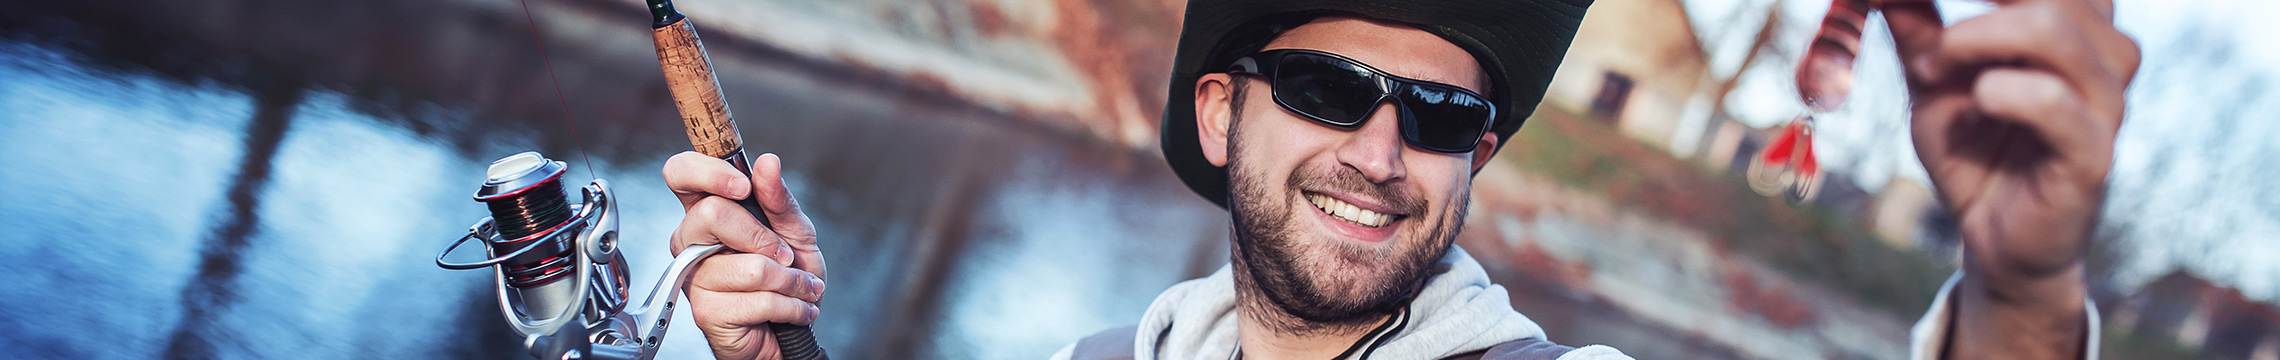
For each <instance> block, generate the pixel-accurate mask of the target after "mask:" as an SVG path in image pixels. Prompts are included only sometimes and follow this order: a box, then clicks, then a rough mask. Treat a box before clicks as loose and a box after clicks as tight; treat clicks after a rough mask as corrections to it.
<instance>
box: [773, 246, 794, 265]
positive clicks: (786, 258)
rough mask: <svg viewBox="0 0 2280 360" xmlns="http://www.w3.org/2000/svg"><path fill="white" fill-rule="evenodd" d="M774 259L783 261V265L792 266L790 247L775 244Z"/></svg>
mask: <svg viewBox="0 0 2280 360" xmlns="http://www.w3.org/2000/svg"><path fill="white" fill-rule="evenodd" d="M776 259H778V260H780V261H783V262H784V266H792V247H791V246H788V245H783V244H776Z"/></svg>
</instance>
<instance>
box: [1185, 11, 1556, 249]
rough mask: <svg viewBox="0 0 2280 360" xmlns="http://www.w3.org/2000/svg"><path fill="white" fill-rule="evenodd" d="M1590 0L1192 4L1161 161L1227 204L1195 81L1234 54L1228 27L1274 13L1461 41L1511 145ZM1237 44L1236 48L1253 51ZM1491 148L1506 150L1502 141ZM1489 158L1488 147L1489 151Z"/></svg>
mask: <svg viewBox="0 0 2280 360" xmlns="http://www.w3.org/2000/svg"><path fill="white" fill-rule="evenodd" d="M1590 6H1591V0H1503V1H1499V0H1460V1H1433V0H1426V1H1386V0H1375V1H1372V0H1240V1H1213V0H1198V1H1190V2H1188V8H1187V15H1186V16H1187V17H1186V19H1187V20H1186V23H1185V24H1183V26H1182V27H1181V29H1180V43H1179V50H1178V53H1177V54H1176V55H1174V58H1173V63H1172V79H1171V82H1172V83H1171V94H1170V95H1169V96H1168V97H1166V101H1165V105H1164V120H1163V132H1162V137H1161V141H1162V143H1161V144H1162V146H1163V151H1164V161H1165V162H1166V163H1167V164H1169V165H1171V167H1172V171H1173V172H1174V173H1177V174H1179V176H1180V180H1181V181H1182V182H1184V183H1186V184H1187V186H1188V189H1190V190H1194V191H1195V192H1196V194H1197V195H1202V196H1203V197H1204V198H1205V199H1209V200H1211V202H1212V203H1214V204H1218V205H1219V206H1220V207H1222V208H1225V207H1227V169H1225V168H1223V167H1220V166H1215V165H1212V164H1211V162H1210V161H1209V160H1207V159H1205V158H1204V156H1203V149H1202V145H1201V143H1200V142H1198V139H1197V138H1196V126H1195V102H1194V101H1195V81H1196V79H1197V78H1199V77H1202V76H1203V75H1204V74H1209V73H1217V72H1222V71H1223V70H1224V69H1217V68H1208V67H1216V66H1225V65H1226V64H1210V63H1209V62H1213V61H1214V60H1215V59H1222V58H1228V57H1230V56H1228V55H1230V54H1216V53H1214V52H1215V51H1222V52H1223V51H1231V50H1229V49H1223V48H1224V47H1223V46H1221V45H1222V43H1223V42H1225V41H1228V40H1229V39H1228V37H1229V33H1231V32H1234V31H1236V30H1239V29H1240V28H1242V27H1244V26H1247V25H1251V24H1253V23H1254V22H1257V21H1261V20H1262V19H1268V18H1272V17H1282V16H1312V15H1330V14H1350V15H1356V16H1362V17H1368V18H1374V19H1380V20H1386V21H1393V22H1399V23H1404V24H1409V25H1411V26H1415V27H1417V28H1419V29H1423V30H1426V31H1428V32H1432V33H1434V34H1436V35H1440V36H1441V38H1442V39H1445V40H1448V41H1449V42H1450V43H1454V44H1456V45H1457V46H1458V47H1461V48H1464V49H1465V51H1467V52H1470V53H1472V55H1473V57H1474V58H1475V59H1476V60H1479V61H1480V64H1481V67H1482V69H1483V70H1486V71H1487V73H1488V76H1489V78H1490V79H1491V80H1492V81H1491V83H1492V84H1491V85H1490V88H1489V91H1488V95H1489V97H1490V101H1491V102H1493V103H1495V104H1496V108H1497V111H1498V114H1497V119H1496V120H1495V121H1496V122H1495V123H1494V125H1493V127H1492V128H1491V129H1490V130H1491V131H1493V132H1494V133H1496V138H1497V141H1498V143H1500V144H1501V143H1507V141H1508V140H1510V139H1511V137H1512V134H1513V133H1514V132H1518V131H1519V130H1520V124H1521V123H1522V122H1523V121H1525V120H1526V119H1527V117H1528V114H1531V113H1534V112H1535V109H1536V103H1537V102H1539V101H1542V100H1543V98H1544V89H1545V87H1546V86H1549V85H1550V84H1551V81H1552V74H1553V73H1554V72H1556V71H1557V70H1558V69H1559V66H1560V60H1561V59H1562V58H1564V57H1566V56H1567V48H1568V44H1569V43H1570V42H1572V41H1574V39H1575V31H1576V27H1577V26H1578V25H1579V24H1581V23H1582V22H1583V15H1584V11H1585V9H1586V8H1588V7H1590ZM1250 50H1257V49H1241V50H1232V51H1250ZM1497 151H1502V147H1501V146H1500V147H1498V149H1497ZM1490 155H1491V156H1494V153H1491V154H1490Z"/></svg>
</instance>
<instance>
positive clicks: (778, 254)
mask: <svg viewBox="0 0 2280 360" xmlns="http://www.w3.org/2000/svg"><path fill="white" fill-rule="evenodd" d="M784 243H785V242H784V241H783V240H781V238H779V237H778V236H777V235H776V232H774V231H769V230H768V228H767V227H765V226H761V225H760V220H759V219H757V218H753V217H752V213H749V212H745V211H744V207H743V206H739V205H737V204H736V202H735V201H732V200H729V199H728V198H723V197H719V196H706V197H703V198H700V199H698V200H697V202H696V204H694V205H690V206H689V209H688V214H687V215H686V216H683V217H682V218H681V226H680V227H678V228H675V229H674V230H673V244H672V246H673V253H676V254H678V253H680V252H681V249H685V248H688V247H689V246H693V245H704V244H721V245H726V246H728V248H729V249H731V250H736V251H737V252H744V253H753V254H762V255H767V256H769V257H771V258H775V259H778V260H779V261H781V263H783V264H791V263H792V261H793V258H792V249H791V247H789V246H785V245H784Z"/></svg>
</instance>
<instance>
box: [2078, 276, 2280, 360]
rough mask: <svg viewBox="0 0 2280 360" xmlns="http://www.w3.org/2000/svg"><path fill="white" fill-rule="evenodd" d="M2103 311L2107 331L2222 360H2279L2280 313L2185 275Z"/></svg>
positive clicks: (2164, 280)
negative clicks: (2167, 342)
mask: <svg viewBox="0 0 2280 360" xmlns="http://www.w3.org/2000/svg"><path fill="white" fill-rule="evenodd" d="M2109 303H2112V304H2113V305H2109V306H2107V307H2106V308H2105V309H2101V310H2102V312H2103V313H2104V314H2105V317H2106V319H2108V320H2107V321H2108V322H2107V324H2106V328H2107V329H2113V330H2115V331H2120V332H2126V333H2129V334H2132V335H2142V336H2150V337H2156V338H2166V339H2174V340H2176V341H2177V343H2178V344H2180V345H2183V346H2185V347H2186V348H2189V349H2192V350H2195V351H2198V352H2200V353H2201V355H2203V356H2209V357H2211V358H2218V359H2250V360H2280V310H2276V309H2274V308H2273V307H2272V306H2271V305H2266V304H2262V303H2258V302H2256V301H2252V300H2249V299H2248V298H2247V297H2245V296H2242V295H2241V293H2240V291H2239V290H2234V289H2231V288H2225V287H2222V286H2218V285H2215V284H2211V283H2209V281H2208V280H2206V279H2202V278H2200V277H2198V276H2194V275H2192V274H2189V273H2185V272H2183V271H2174V272H2170V273H2169V274H2168V275H2163V276H2161V277H2159V278H2155V279H2154V280H2153V281H2151V282H2147V283H2146V284H2145V286H2142V287H2139V288H2138V291H2137V293H2134V294H2130V295H2127V296H2124V297H2123V298H2122V299H2120V301H2110V302H2109Z"/></svg>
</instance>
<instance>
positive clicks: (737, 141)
mask: <svg viewBox="0 0 2280 360" xmlns="http://www.w3.org/2000/svg"><path fill="white" fill-rule="evenodd" d="M649 12H650V15H652V18H651V19H652V20H653V22H652V24H651V27H650V36H652V37H655V38H656V40H657V63H658V65H659V66H660V67H662V68H664V70H665V87H666V89H668V90H670V91H671V92H672V93H673V107H674V108H675V109H677V110H680V113H681V125H683V126H685V127H687V128H688V130H689V145H691V146H694V147H696V150H697V152H699V153H703V154H705V155H707V156H712V157H716V158H720V159H721V160H726V161H728V163H729V165H733V166H735V167H736V170H737V171H740V172H743V173H744V174H745V175H746V176H750V175H752V166H751V162H750V161H749V160H748V159H746V158H745V157H744V137H743V135H741V134H740V133H738V132H737V129H736V119H735V117H734V116H731V115H730V114H729V112H728V98H727V97H725V96H722V95H721V92H720V79H719V78H718V77H716V76H714V75H713V67H712V60H711V59H708V58H706V55H705V45H704V44H703V43H701V42H699V41H698V40H697V27H696V25H694V24H691V23H690V21H689V20H688V19H687V18H686V17H685V16H682V15H681V13H680V12H679V11H677V10H675V9H673V3H672V2H671V1H670V0H649ZM737 204H738V205H743V206H744V211H746V212H750V213H752V217H753V218H757V219H760V225H763V226H768V227H769V228H771V229H773V228H775V225H774V224H770V223H769V222H768V217H767V216H766V215H763V214H766V213H764V212H761V211H760V203H759V202H758V201H756V200H755V199H754V198H753V197H745V198H744V200H739V201H737ZM768 327H769V330H770V332H773V333H775V335H776V348H777V349H779V350H782V351H783V353H782V355H783V358H784V359H785V360H828V359H830V356H828V355H825V354H824V352H823V346H821V345H819V344H816V342H815V334H814V333H813V332H812V331H811V330H810V329H809V328H808V327H807V326H800V325H791V324H775V323H771V324H768Z"/></svg>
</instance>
